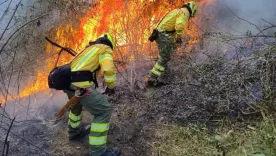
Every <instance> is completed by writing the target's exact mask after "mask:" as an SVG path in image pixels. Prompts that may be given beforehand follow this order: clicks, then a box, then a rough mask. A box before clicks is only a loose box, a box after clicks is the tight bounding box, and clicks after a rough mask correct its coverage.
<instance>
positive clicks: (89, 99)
mask: <svg viewBox="0 0 276 156" xmlns="http://www.w3.org/2000/svg"><path fill="white" fill-rule="evenodd" d="M114 46H115V44H114V41H113V39H112V37H111V35H110V34H104V35H103V36H101V37H99V38H98V39H97V40H96V41H94V42H90V44H89V46H87V47H86V48H85V49H84V50H83V51H82V52H80V53H79V54H78V55H77V56H75V57H74V58H73V59H72V60H71V61H70V63H69V64H66V65H63V66H59V67H56V68H54V69H53V70H52V71H51V72H50V74H49V77H48V83H49V87H50V88H54V89H57V90H63V91H64V92H65V93H66V94H67V95H68V98H69V99H71V98H72V97H73V96H76V97H77V98H78V102H77V103H76V104H74V105H73V106H72V108H71V110H70V112H69V121H68V132H69V140H75V139H78V138H79V137H82V136H84V135H85V133H86V134H87V132H88V133H89V132H90V136H89V145H90V146H89V155H90V156H118V155H120V150H119V149H118V148H113V149H112V150H107V147H106V143H107V133H108V130H109V120H110V117H111V111H112V108H111V104H110V103H109V102H108V100H107V98H106V97H105V96H104V95H102V94H101V93H99V92H98V91H97V90H96V89H95V88H96V87H97V81H96V75H97V74H99V73H103V74H104V80H105V82H106V84H107V88H106V90H105V92H104V93H105V94H109V95H110V94H113V93H115V90H114V87H115V81H116V68H115V65H114V63H113V57H112V53H113V50H114ZM82 106H84V107H85V108H86V110H87V111H88V112H89V113H90V114H92V115H93V116H94V119H93V121H92V123H91V129H90V130H89V129H88V131H87V129H85V128H84V126H81V120H82Z"/></svg>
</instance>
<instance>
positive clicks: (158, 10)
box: [19, 0, 215, 97]
mask: <svg viewBox="0 0 276 156" xmlns="http://www.w3.org/2000/svg"><path fill="white" fill-rule="evenodd" d="M183 3H185V1H183V0H178V1H173V2H172V1H169V0H158V1H143V0H134V1H124V0H107V1H99V2H95V4H93V5H91V7H90V8H88V9H87V10H86V12H85V13H84V14H83V15H77V17H79V19H80V20H79V22H78V23H71V22H70V21H66V22H64V23H61V24H60V25H59V26H58V27H57V28H56V29H55V30H54V31H53V35H52V38H53V39H54V41H55V42H57V43H59V44H61V45H63V46H65V47H70V48H72V49H74V50H75V51H77V52H80V51H81V50H83V49H84V48H85V47H86V46H87V45H88V43H89V42H90V41H93V40H95V39H96V38H97V37H98V36H100V35H101V34H102V33H104V32H109V33H111V34H112V35H113V36H114V37H115V41H116V43H117V46H116V49H115V52H114V55H115V60H116V61H117V62H130V61H132V60H135V59H137V58H141V57H147V58H154V57H156V56H157V52H156V48H155V46H154V45H152V44H151V43H150V42H148V37H149V35H150V33H151V31H152V29H153V28H154V27H155V26H156V24H157V22H158V21H159V20H160V19H161V18H162V17H163V16H164V15H165V14H166V13H167V12H168V11H169V10H172V9H174V8H177V7H180V6H182V5H183ZM207 5H215V3H214V1H213V0H202V1H201V7H202V8H204V6H207ZM199 16H201V15H199ZM202 16H203V15H202ZM198 19H200V17H199V18H198ZM195 22H196V23H197V24H195ZM199 25H200V26H201V25H202V26H203V25H204V23H202V22H200V20H197V21H193V22H190V23H189V25H187V28H186V29H185V31H184V33H185V36H186V38H188V40H187V42H186V44H187V47H189V46H193V45H194V44H196V43H198V42H199V40H200V39H201V38H202V36H201V35H202V33H200V30H199V29H198V27H199ZM45 46H46V48H45V51H46V55H53V54H54V53H58V51H59V49H57V48H53V47H52V45H51V44H49V43H47V45H45ZM56 57H57V55H54V56H52V57H50V58H48V59H46V60H45V61H46V66H45V67H44V68H43V70H42V69H39V70H38V71H37V76H36V78H35V79H34V80H33V81H30V82H29V84H28V85H26V86H25V88H24V89H23V90H22V91H21V92H20V94H19V96H20V97H25V96H29V95H31V94H34V93H36V92H39V91H46V90H47V89H48V86H47V74H48V72H49V71H50V70H51V69H52V68H53V67H54V64H55V60H56ZM70 60H71V56H68V55H62V57H61V58H60V60H59V63H58V64H59V65H61V64H65V63H68V62H69V61H70Z"/></svg>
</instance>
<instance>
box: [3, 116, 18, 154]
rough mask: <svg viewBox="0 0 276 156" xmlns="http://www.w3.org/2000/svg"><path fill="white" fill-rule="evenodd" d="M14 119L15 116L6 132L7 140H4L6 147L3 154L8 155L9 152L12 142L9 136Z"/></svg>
mask: <svg viewBox="0 0 276 156" xmlns="http://www.w3.org/2000/svg"><path fill="white" fill-rule="evenodd" d="M14 120H15V117H14V118H13V119H12V122H11V124H10V127H9V129H8V132H7V134H6V138H5V142H4V148H3V151H2V156H8V154H9V144H10V142H9V141H8V137H9V133H10V131H11V128H12V125H13V122H14Z"/></svg>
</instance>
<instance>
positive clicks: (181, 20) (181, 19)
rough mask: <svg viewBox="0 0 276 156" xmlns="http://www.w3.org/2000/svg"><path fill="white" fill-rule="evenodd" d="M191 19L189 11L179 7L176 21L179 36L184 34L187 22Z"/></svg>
mask: <svg viewBox="0 0 276 156" xmlns="http://www.w3.org/2000/svg"><path fill="white" fill-rule="evenodd" d="M188 19H189V12H187V11H186V10H184V9H183V8H182V9H179V12H178V14H177V16H176V21H175V30H176V33H177V35H178V36H180V35H181V34H182V31H183V30H184V29H185V26H186V23H187V21H188Z"/></svg>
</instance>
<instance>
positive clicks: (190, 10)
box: [182, 4, 192, 17]
mask: <svg viewBox="0 0 276 156" xmlns="http://www.w3.org/2000/svg"><path fill="white" fill-rule="evenodd" d="M182 8H187V9H188V11H189V14H190V17H191V16H192V9H191V7H190V6H189V5H187V4H185V5H183V7H182Z"/></svg>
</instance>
